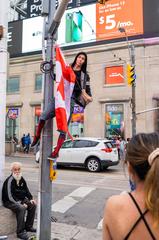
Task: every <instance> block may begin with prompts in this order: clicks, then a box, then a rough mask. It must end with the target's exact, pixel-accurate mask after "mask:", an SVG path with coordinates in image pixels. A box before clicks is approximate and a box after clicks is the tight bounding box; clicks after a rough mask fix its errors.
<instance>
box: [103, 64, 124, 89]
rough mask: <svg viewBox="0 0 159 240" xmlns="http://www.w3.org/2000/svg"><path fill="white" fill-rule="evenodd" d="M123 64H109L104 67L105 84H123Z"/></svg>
mask: <svg viewBox="0 0 159 240" xmlns="http://www.w3.org/2000/svg"><path fill="white" fill-rule="evenodd" d="M123 83H124V66H123V65H120V66H109V67H106V68H105V84H111V85H114V84H123Z"/></svg>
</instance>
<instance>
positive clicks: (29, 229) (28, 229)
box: [25, 227, 36, 232]
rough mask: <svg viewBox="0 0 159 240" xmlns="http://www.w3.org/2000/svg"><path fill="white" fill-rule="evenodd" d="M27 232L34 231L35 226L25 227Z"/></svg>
mask: <svg viewBox="0 0 159 240" xmlns="http://www.w3.org/2000/svg"><path fill="white" fill-rule="evenodd" d="M25 230H26V231H27V232H36V228H33V227H31V228H26V229H25Z"/></svg>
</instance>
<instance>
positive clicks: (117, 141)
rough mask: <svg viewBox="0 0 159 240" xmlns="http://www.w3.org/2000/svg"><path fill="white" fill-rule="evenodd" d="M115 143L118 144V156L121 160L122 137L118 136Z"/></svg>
mask: <svg viewBox="0 0 159 240" xmlns="http://www.w3.org/2000/svg"><path fill="white" fill-rule="evenodd" d="M115 144H116V147H117V151H118V157H119V160H120V137H116V141H115Z"/></svg>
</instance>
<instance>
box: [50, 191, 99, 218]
mask: <svg viewBox="0 0 159 240" xmlns="http://www.w3.org/2000/svg"><path fill="white" fill-rule="evenodd" d="M95 189H96V188H92V187H79V188H77V189H76V190H74V191H73V192H72V193H70V194H69V195H67V196H65V197H64V198H63V199H61V200H59V201H57V202H55V203H54V204H52V207H51V210H52V211H53V212H60V213H65V212H66V211H68V209H69V208H71V207H73V206H74V205H75V204H76V203H78V202H79V201H80V200H81V199H82V198H84V197H86V196H87V195H88V194H89V193H91V192H92V191H94V190H95ZM74 198H78V200H77V199H74Z"/></svg>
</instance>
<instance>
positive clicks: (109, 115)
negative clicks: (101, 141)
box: [105, 104, 124, 138]
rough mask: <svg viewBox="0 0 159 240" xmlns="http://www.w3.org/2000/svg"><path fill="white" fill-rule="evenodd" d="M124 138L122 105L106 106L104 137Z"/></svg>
mask: <svg viewBox="0 0 159 240" xmlns="http://www.w3.org/2000/svg"><path fill="white" fill-rule="evenodd" d="M115 136H121V137H124V105H123V104H106V106H105V137H107V138H112V137H115Z"/></svg>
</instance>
